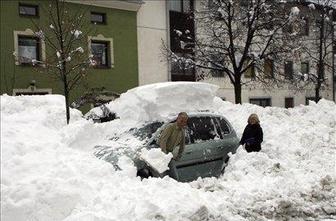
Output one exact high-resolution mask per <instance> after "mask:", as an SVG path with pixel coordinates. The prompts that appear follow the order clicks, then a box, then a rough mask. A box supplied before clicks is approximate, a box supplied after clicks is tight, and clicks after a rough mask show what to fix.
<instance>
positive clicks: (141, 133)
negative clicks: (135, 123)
mask: <svg viewBox="0 0 336 221" xmlns="http://www.w3.org/2000/svg"><path fill="white" fill-rule="evenodd" d="M162 125H163V122H158V121H157V122H153V123H150V124H147V125H145V126H143V127H141V128H139V129H136V130H135V132H134V135H135V136H137V137H139V138H140V139H141V140H144V139H150V138H152V136H153V134H154V133H155V132H156V131H157V130H158V129H159V128H160V127H161V126H162Z"/></svg>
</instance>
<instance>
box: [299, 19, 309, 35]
mask: <svg viewBox="0 0 336 221" xmlns="http://www.w3.org/2000/svg"><path fill="white" fill-rule="evenodd" d="M302 22H303V24H302V27H301V32H300V33H301V35H303V36H308V35H309V20H308V18H303V21H302Z"/></svg>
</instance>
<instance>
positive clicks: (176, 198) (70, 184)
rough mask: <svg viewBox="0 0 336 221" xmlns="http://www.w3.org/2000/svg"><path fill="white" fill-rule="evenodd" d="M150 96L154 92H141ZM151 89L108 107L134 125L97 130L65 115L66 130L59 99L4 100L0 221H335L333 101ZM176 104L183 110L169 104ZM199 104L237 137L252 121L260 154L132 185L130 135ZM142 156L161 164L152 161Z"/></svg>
mask: <svg viewBox="0 0 336 221" xmlns="http://www.w3.org/2000/svg"><path fill="white" fill-rule="evenodd" d="M182 85H183V84H182ZM200 87H201V86H200ZM149 88H151V90H150V91H151V92H153V90H152V89H153V88H155V91H156V93H154V94H146V90H147V89H148V90H149ZM149 88H146V87H144V91H143V92H142V91H140V89H139V88H138V89H134V90H131V91H129V92H127V94H128V95H124V97H125V98H127V99H130V100H129V102H128V104H127V102H126V101H127V99H126V100H124V99H120V100H119V103H118V104H112V103H111V105H112V106H114V107H116V108H120V109H119V113H121V116H129V115H128V114H130V115H131V114H134V119H133V120H132V121H129V120H128V119H123V117H122V118H121V119H118V120H114V121H112V122H108V123H104V124H93V123H92V122H90V121H86V120H84V119H82V118H81V115H80V113H78V112H77V111H74V110H72V118H73V120H72V122H71V124H70V125H66V124H65V113H64V98H63V97H61V96H37V97H35V96H23V97H10V96H1V149H2V153H1V170H2V173H1V220H4V221H26V220H36V221H49V220H64V221H92V220H95V221H114V220H118V221H129V220H135V221H147V220H167V221H173V220H174V221H175V220H176V221H178V220H186V221H189V220H193V221H194V220H227V221H243V220H244V221H245V220H246V221H247V220H260V221H262V220H299V221H301V220H302V221H303V220H335V219H336V209H335V208H336V203H335V202H336V198H335V196H336V189H335V186H336V177H335V151H336V148H335V136H336V134H335V127H336V111H335V110H336V105H335V103H333V102H330V101H327V100H321V101H320V102H319V103H318V104H315V103H314V102H311V103H310V105H309V106H299V107H295V108H292V109H283V108H276V107H267V108H262V107H259V106H255V105H251V104H243V105H235V104H231V103H229V102H224V101H221V100H220V99H219V98H216V97H214V96H213V95H211V93H212V92H213V88H212V87H211V86H209V87H208V86H205V88H208V89H209V90H205V88H204V87H203V88H201V89H198V87H197V86H196V85H194V86H192V85H187V86H181V84H171V85H166V86H164V87H162V86H160V85H151V86H149ZM135 91H137V92H139V94H142V96H140V95H138V94H137V93H136V92H135ZM163 91H165V92H163ZM200 91H203V92H205V93H208V92H209V93H208V95H206V94H205V95H202V96H201V97H203V96H205V97H207V99H204V100H203V101H199V102H203V103H199V102H196V104H194V102H195V100H194V99H195V97H196V95H197V96H200V95H201V94H200ZM168 92H169V93H168ZM177 92H179V93H177ZM167 93H168V95H167ZM145 95H146V96H145ZM189 95H190V97H192V98H193V99H189V98H188V96H189ZM194 95H195V96H194ZM160 96H165V98H166V99H168V101H169V99H170V102H168V101H167V100H165V99H161V98H160ZM144 100H145V101H146V102H147V103H146V102H145V101H144ZM201 100H202V99H201ZM140 101H143V102H140ZM180 101H181V102H182V101H184V103H183V105H182V104H181V105H182V106H179V105H176V104H178V102H180ZM155 102H156V103H155ZM171 102H174V105H171ZM145 103H146V104H145ZM203 104H204V105H206V106H205V107H211V108H210V109H211V110H212V111H216V112H217V113H221V114H223V115H224V116H225V117H226V118H227V119H228V120H229V121H230V122H231V124H232V125H233V127H234V128H235V130H236V131H237V134H238V135H241V133H242V131H243V129H244V127H245V125H246V120H247V117H248V116H249V115H250V114H251V113H257V114H258V115H259V118H260V120H261V126H262V128H263V130H264V143H263V144H262V151H261V152H259V153H246V151H244V150H243V148H242V147H240V148H239V149H238V151H237V153H236V154H235V155H232V156H231V158H230V161H229V165H228V167H227V168H226V170H225V174H224V175H223V176H221V177H220V178H218V179H217V178H206V179H198V180H196V181H194V182H191V183H179V182H176V181H175V180H173V179H171V178H169V177H164V178H150V179H144V180H142V181H141V179H140V178H139V177H136V176H135V174H136V168H135V166H134V165H133V162H132V160H131V159H130V157H129V156H128V155H127V153H128V152H127V151H126V150H128V149H132V148H133V149H136V148H138V147H139V146H141V144H142V142H141V141H139V140H137V139H135V138H134V137H133V136H131V134H130V133H128V132H129V129H130V128H131V127H134V126H140V125H141V123H139V124H138V121H139V122H140V121H142V122H144V121H146V120H150V119H153V118H154V117H157V118H163V116H165V115H168V112H169V110H171V111H173V112H175V111H176V112H178V111H182V110H190V109H192V110H196V109H198V108H202V109H203V108H204V106H202V105H203ZM118 105H119V106H118ZM121 107H123V108H124V109H121ZM141 108H147V109H146V111H141V110H140V109H141ZM155 111H160V113H156V112H155ZM161 111H162V112H164V111H166V112H164V113H161ZM138 112H139V113H138ZM135 122H137V123H136V124H135ZM95 146H97V147H96V148H94V147H95ZM103 147H104V148H103ZM99 148H102V149H101V150H102V151H107V152H108V151H110V152H113V151H117V153H119V154H120V158H119V160H118V162H117V165H118V167H119V168H121V169H122V170H116V169H115V167H114V166H113V165H112V164H110V163H107V162H105V161H104V160H100V159H98V158H97V157H94V156H93V152H94V151H97V150H98V149H99ZM123 150H125V152H123ZM123 153H125V154H123ZM104 154H106V153H104ZM144 155H147V156H149V157H151V159H153V160H155V159H158V158H159V157H158V155H159V153H149V152H148V153H145V154H144ZM104 156H105V155H104ZM106 156H107V157H108V155H106ZM167 161H168V159H167ZM157 162H158V164H159V165H160V162H159V161H157ZM161 165H162V164H161Z"/></svg>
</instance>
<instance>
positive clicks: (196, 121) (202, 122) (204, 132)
mask: <svg viewBox="0 0 336 221" xmlns="http://www.w3.org/2000/svg"><path fill="white" fill-rule="evenodd" d="M188 128H189V132H190V134H189V136H190V142H191V143H199V142H203V141H206V140H214V139H221V135H220V132H218V129H217V127H216V120H215V119H214V118H211V117H191V118H189V120H188Z"/></svg>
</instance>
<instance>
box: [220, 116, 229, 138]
mask: <svg viewBox="0 0 336 221" xmlns="http://www.w3.org/2000/svg"><path fill="white" fill-rule="evenodd" d="M217 119H218V121H219V125H220V128H221V131H222V133H223V135H225V134H229V133H230V127H229V125H228V123H227V122H226V121H225V120H224V119H223V118H217Z"/></svg>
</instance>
